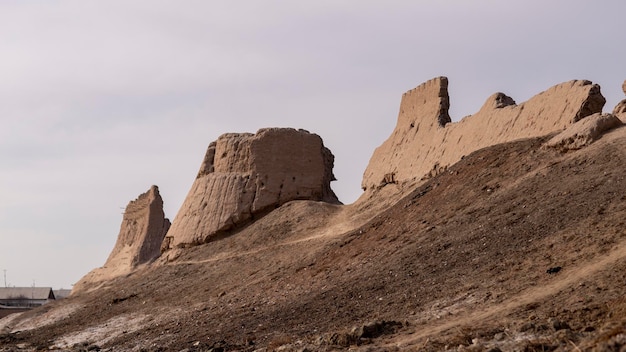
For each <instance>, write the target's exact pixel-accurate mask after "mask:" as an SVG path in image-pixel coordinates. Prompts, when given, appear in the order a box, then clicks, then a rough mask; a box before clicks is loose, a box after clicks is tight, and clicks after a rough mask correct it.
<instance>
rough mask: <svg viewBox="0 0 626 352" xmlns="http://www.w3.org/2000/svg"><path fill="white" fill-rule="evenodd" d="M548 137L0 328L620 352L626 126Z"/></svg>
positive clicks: (91, 339)
mask: <svg viewBox="0 0 626 352" xmlns="http://www.w3.org/2000/svg"><path fill="white" fill-rule="evenodd" d="M548 138H549V136H546V137H544V138H536V139H528V140H521V141H517V142H512V143H506V144H500V145H496V146H494V147H489V148H486V149H482V150H479V151H477V152H475V153H472V154H471V155H468V156H466V157H464V158H463V159H462V160H461V161H460V162H458V163H457V164H455V165H453V166H452V167H450V168H448V169H447V170H445V171H444V172H443V173H441V174H439V175H437V176H435V177H433V178H431V179H429V180H426V181H424V182H422V183H421V184H419V185H417V186H416V187H415V189H414V190H413V191H412V192H410V194H408V195H407V196H406V197H404V198H402V199H401V200H400V201H398V202H396V203H395V204H394V205H392V206H388V207H387V206H384V207H382V208H384V210H383V211H380V212H373V210H372V209H377V207H378V208H380V207H381V206H380V204H384V201H385V199H382V198H379V199H380V200H379V201H377V198H376V195H374V196H373V198H372V199H373V200H372V199H370V200H362V201H361V202H359V203H357V204H354V205H350V206H338V205H330V204H325V203H317V202H304V201H299V202H291V203H288V204H286V205H284V206H283V207H281V208H279V209H277V210H276V211H274V212H272V213H270V214H269V215H267V216H265V217H263V218H262V219H259V220H257V221H256V222H254V223H253V224H252V225H250V226H248V227H246V228H244V229H241V230H239V231H238V232H237V233H233V234H232V235H231V236H229V237H226V238H223V239H220V240H218V241H214V242H211V243H208V244H206V245H202V246H197V247H192V248H188V249H185V250H183V251H181V252H180V253H178V256H177V258H176V259H175V260H173V261H171V262H168V263H161V265H152V266H149V267H147V268H144V269H142V270H139V271H137V272H135V273H132V274H130V275H128V276H126V277H123V278H118V279H115V280H114V281H112V282H111V283H110V284H109V285H107V286H106V287H102V288H100V289H97V290H94V291H92V292H90V293H85V294H82V295H79V296H74V297H70V298H68V299H66V300H63V301H61V302H58V303H56V304H49V305H47V306H44V307H43V308H41V309H39V310H35V311H30V312H27V313H24V314H22V315H21V316H20V317H18V318H14V319H12V321H11V322H9V323H5V324H4V326H3V323H2V322H4V321H5V320H2V321H0V330H1V329H2V328H4V330H5V333H4V335H0V346H2V347H0V351H3V350H7V351H10V350H14V349H15V350H17V349H18V346H20V347H23V348H26V349H28V348H30V349H40V350H44V349H45V350H48V349H49V348H50V346H57V347H56V348H58V349H61V348H67V349H70V350H80V349H83V350H88V349H90V348H91V349H94V350H95V349H97V348H100V349H109V350H111V351H120V350H122V351H123V350H129V351H130V350H134V351H181V350H186V351H205V350H211V349H213V351H219V350H226V351H230V350H243V351H253V350H257V349H260V350H286V351H290V350H299V351H304V350H309V351H317V350H336V349H354V350H363V351H378V350H381V351H383V350H425V351H440V350H445V349H452V350H473V351H483V350H485V351H499V350H500V351H579V350H580V351H585V350H598V351H605V350H607V351H619V350H620V349H623V348H625V347H624V346H626V299H625V298H624V297H626V295H625V294H626V286H625V285H624V282H625V280H626V232H625V230H624V228H625V227H624V222H625V221H626V179H625V178H626V128H619V129H616V130H614V131H612V132H610V133H607V134H606V135H604V136H603V137H602V138H601V139H600V140H599V141H597V142H595V143H594V144H592V145H590V146H588V147H586V148H583V149H581V150H578V151H575V152H570V153H566V154H561V153H559V152H557V151H555V150H551V149H545V148H542V147H541V146H542V143H544V142H545V141H546V140H547V139H548ZM387 187H397V186H396V185H393V184H391V185H387V186H386V187H385V188H387ZM380 192H381V193H383V192H385V189H382V190H380ZM368 202H369V203H368ZM371 202H373V203H371ZM377 202H378V204H377ZM559 268H560V269H559ZM64 307H71V309H69V308H68V310H66V311H65V313H66V314H65V313H63V312H64V309H66V308H64ZM36 317H38V319H40V320H39V323H38V324H31V325H30V326H29V325H28V322H29V321H31V322H32V321H33V320H32V319H35V318H36ZM45 317H47V318H46V319H47V320H46V319H44V318H45ZM20 324H21V325H20ZM10 331H12V333H9V332H10ZM63 346H66V347H63Z"/></svg>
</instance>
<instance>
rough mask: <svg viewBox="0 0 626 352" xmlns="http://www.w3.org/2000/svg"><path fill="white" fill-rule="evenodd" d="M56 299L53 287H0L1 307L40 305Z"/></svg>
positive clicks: (12, 307)
mask: <svg viewBox="0 0 626 352" xmlns="http://www.w3.org/2000/svg"><path fill="white" fill-rule="evenodd" d="M54 299H55V297H54V292H53V291H52V287H0V309H15V308H33V307H39V306H42V305H44V304H46V303H48V302H50V301H51V300H54Z"/></svg>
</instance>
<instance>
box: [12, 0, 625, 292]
mask: <svg viewBox="0 0 626 352" xmlns="http://www.w3.org/2000/svg"><path fill="white" fill-rule="evenodd" d="M624 15H626V2H624V1H621V0H615V1H596V2H590V1H578V0H568V1H565V0H553V1H537V0H527V1H516V2H510V1H488V0H473V1H466V0H463V1H461V0H449V1H440V0H432V1H427V0H422V1H419V0H410V1H409V0H406V1H403V0H391V1H368V0H344V1H336V0H333V1H330V0H316V1H305V0H303V1H286V0H285V1H277V0H265V1H252V0H247V1H246V0H241V1H221V0H211V1H204V0H203V1H187V0H183V1H160V0H124V1H120V0H107V1H82V0H81V1H78V0H76V1H54V0H47V1H32V0H19V1H17V0H5V1H1V2H0V122H1V125H0V270H2V272H0V274H4V273H6V280H4V277H0V286H1V285H3V284H6V285H9V286H31V285H33V284H34V285H36V286H51V287H53V288H55V289H57V288H71V286H72V285H73V284H74V283H75V282H77V281H78V280H79V279H80V278H81V277H82V276H83V275H85V274H86V273H87V272H89V271H90V270H91V269H93V268H96V267H99V266H102V265H103V264H104V262H105V261H106V258H107V256H108V254H109V253H110V251H111V250H112V249H113V246H114V244H115V240H116V238H117V235H118V232H119V226H120V224H121V221H122V212H123V208H124V207H125V206H126V204H128V202H129V201H130V200H133V199H135V198H136V197H137V196H138V195H139V194H141V193H143V192H145V191H147V190H148V189H149V188H150V186H151V185H153V184H155V185H158V186H159V189H160V191H161V195H162V196H163V199H164V202H165V212H166V216H167V217H169V218H170V219H173V218H174V217H175V215H176V212H177V211H178V208H179V207H180V205H181V204H182V202H183V200H184V198H185V196H186V194H187V192H188V191H189V188H190V187H191V184H192V182H193V179H194V177H195V175H196V172H197V170H198V168H199V167H200V163H201V162H202V158H203V156H204V153H205V151H206V148H207V146H208V144H209V143H210V142H211V141H213V140H215V139H216V138H217V137H218V136H219V135H221V134H223V133H227V132H255V131H256V130H258V129H259V128H262V127H294V128H303V129H306V130H309V131H311V132H313V133H317V134H319V135H320V136H321V137H322V138H323V140H324V143H325V145H326V146H327V147H328V148H330V149H331V151H332V152H333V154H334V155H335V168H334V173H335V176H336V177H337V179H338V181H336V182H333V183H332V187H333V189H334V190H335V192H336V193H337V195H338V196H339V198H340V199H341V200H342V201H343V202H344V203H351V202H353V201H354V200H355V199H356V198H358V196H359V195H360V194H361V190H360V183H361V177H362V174H363V171H364V170H365V167H366V166H367V163H368V160H369V158H370V156H371V155H372V153H373V151H374V149H375V148H376V147H377V146H379V145H380V144H381V143H382V142H383V141H384V140H385V139H386V138H387V137H388V136H389V135H390V133H391V131H392V130H393V128H394V126H395V123H396V119H397V114H398V108H399V104H400V99H401V96H402V93H403V92H405V91H407V90H410V89H412V88H414V87H416V86H418V85H419V84H421V83H422V82H424V81H426V80H429V79H431V78H434V77H437V76H447V77H448V79H449V93H450V103H451V108H450V115H451V116H452V118H453V120H454V121H458V120H459V119H461V118H462V117H463V116H466V115H470V114H473V113H475V112H476V111H478V109H479V108H480V107H481V106H482V104H483V103H484V101H485V100H486V99H487V97H489V96H490V95H491V94H493V93H495V92H504V93H506V94H507V95H509V96H511V97H513V99H515V100H516V102H518V103H521V102H523V101H525V100H527V99H529V98H530V97H532V96H533V95H535V94H538V93H539V92H541V91H543V90H546V89H548V88H549V87H551V86H553V85H555V84H558V83H561V82H565V81H569V80H572V79H588V80H591V81H593V82H594V83H598V84H600V85H601V87H602V93H603V95H604V96H605V97H606V98H607V105H606V106H605V109H604V110H605V111H606V112H610V111H611V110H612V108H613V107H614V106H615V105H616V104H617V102H618V101H620V100H621V99H623V98H626V97H624V94H623V92H622V90H621V85H622V82H623V81H624V79H626V65H625V64H624V62H625V60H626V46H625V45H624V40H626V37H625V31H624V25H623V18H624Z"/></svg>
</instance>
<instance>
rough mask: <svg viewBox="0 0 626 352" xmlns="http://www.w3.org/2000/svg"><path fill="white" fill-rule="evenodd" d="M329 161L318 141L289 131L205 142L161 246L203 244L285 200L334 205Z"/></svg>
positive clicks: (327, 152) (329, 155)
mask: <svg viewBox="0 0 626 352" xmlns="http://www.w3.org/2000/svg"><path fill="white" fill-rule="evenodd" d="M333 163H334V157H333V155H332V153H331V152H330V150H328V149H327V148H326V147H324V144H323V142H322V139H321V138H320V137H319V136H318V135H316V134H312V133H309V132H307V131H304V130H296V129H292V128H267V129H261V130H259V131H258V132H257V133H256V134H250V133H229V134H224V135H222V136H220V137H219V138H218V139H217V141H215V142H213V143H211V144H210V145H209V148H208V150H207V153H206V155H205V158H204V161H203V163H202V166H201V167H200V171H199V172H198V175H197V178H196V179H195V181H194V183H193V185H192V186H191V190H190V191H189V193H188V195H187V197H186V199H185V201H184V202H183V205H182V206H181V209H180V210H179V212H178V214H177V215H176V218H175V219H174V221H173V223H172V227H171V228H170V230H169V232H168V234H167V237H166V239H165V241H164V243H163V250H167V249H169V248H174V247H180V246H186V245H194V244H200V243H205V242H208V241H210V240H211V239H213V238H214V237H215V236H216V235H218V234H219V233H222V232H223V231H227V230H229V229H232V228H233V227H235V226H238V225H240V224H244V223H246V222H247V221H249V220H251V219H252V218H253V216H254V215H256V214H262V213H264V212H267V211H269V210H271V209H274V208H276V207H278V206H280V205H282V204H284V203H286V202H288V201H291V200H296V199H306V200H316V201H326V202H332V203H338V200H337V197H336V196H335V194H334V193H333V191H332V190H331V188H330V182H331V181H332V180H334V176H333V173H332V168H333Z"/></svg>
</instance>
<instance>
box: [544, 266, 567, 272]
mask: <svg viewBox="0 0 626 352" xmlns="http://www.w3.org/2000/svg"><path fill="white" fill-rule="evenodd" d="M561 269H563V268H561V267H560V266H555V267H552V268H549V269H548V270H546V273H548V274H556V273H558V272H559V271H561Z"/></svg>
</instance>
